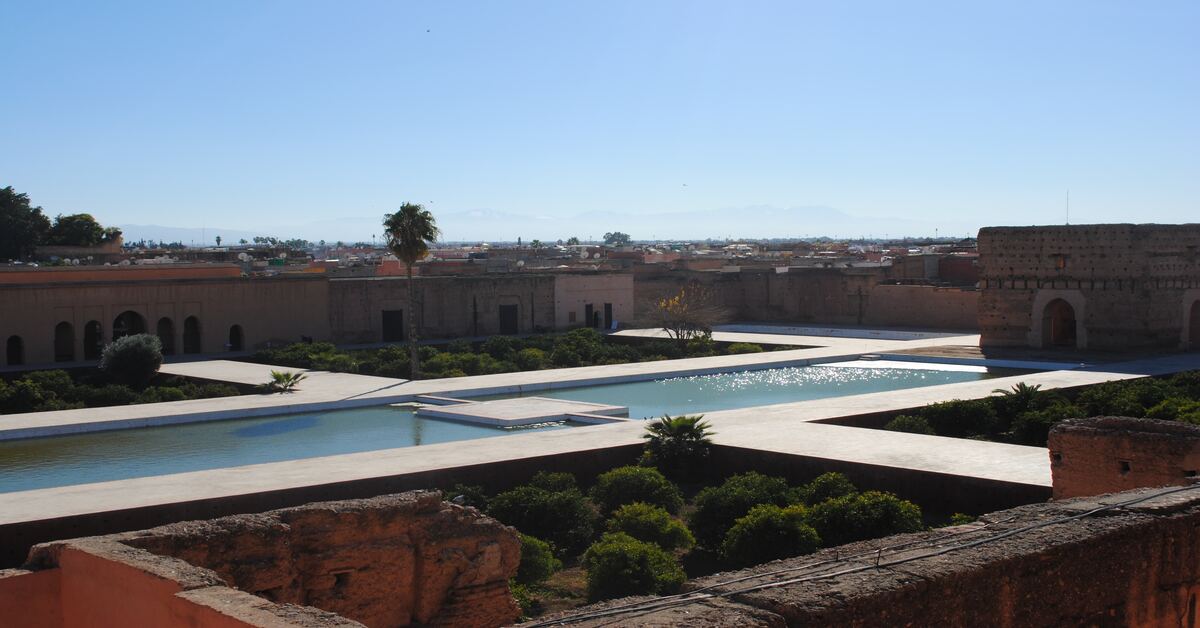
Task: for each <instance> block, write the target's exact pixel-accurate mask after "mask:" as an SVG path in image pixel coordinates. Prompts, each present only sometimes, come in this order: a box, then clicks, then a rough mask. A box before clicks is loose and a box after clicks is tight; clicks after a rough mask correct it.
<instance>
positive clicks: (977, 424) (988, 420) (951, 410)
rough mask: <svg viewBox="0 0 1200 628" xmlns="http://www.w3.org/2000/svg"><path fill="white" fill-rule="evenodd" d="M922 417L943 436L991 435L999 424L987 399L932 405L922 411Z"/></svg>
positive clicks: (944, 402) (958, 400)
mask: <svg viewBox="0 0 1200 628" xmlns="http://www.w3.org/2000/svg"><path fill="white" fill-rule="evenodd" d="M921 417H922V418H924V419H925V420H926V421H928V422H929V426H930V427H932V428H933V431H934V432H936V433H938V434H940V435H942V436H958V437H965V436H978V435H980V434H990V433H992V432H993V431H994V430H995V428H996V427H997V424H998V419H997V417H996V410H995V409H994V408H992V404H991V402H990V401H988V400H987V399H972V400H967V401H964V400H961V399H955V400H953V401H943V402H941V403H934V404H930V405H928V406H925V407H924V408H922V409H921Z"/></svg>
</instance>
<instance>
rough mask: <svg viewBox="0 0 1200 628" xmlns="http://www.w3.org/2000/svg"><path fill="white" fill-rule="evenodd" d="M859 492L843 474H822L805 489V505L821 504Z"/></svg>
mask: <svg viewBox="0 0 1200 628" xmlns="http://www.w3.org/2000/svg"><path fill="white" fill-rule="evenodd" d="M857 492H858V488H857V487H855V486H854V483H853V482H851V481H850V478H848V477H846V476H845V475H843V474H841V473H836V472H832V471H831V472H829V473H822V474H821V475H818V476H817V477H816V479H814V480H813V481H812V482H809V483H808V485H807V486H805V487H804V490H803V495H804V501H805V503H808V504H819V503H821V502H823V501H825V500H829V499H834V498H836V497H844V496H846V495H853V494H855V493H857Z"/></svg>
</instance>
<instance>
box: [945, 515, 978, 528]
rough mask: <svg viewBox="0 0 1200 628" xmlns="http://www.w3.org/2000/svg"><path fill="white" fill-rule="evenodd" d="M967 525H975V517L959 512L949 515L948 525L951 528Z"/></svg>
mask: <svg viewBox="0 0 1200 628" xmlns="http://www.w3.org/2000/svg"><path fill="white" fill-rule="evenodd" d="M968 523H975V517H972V516H971V515H966V514H963V513H961V512H956V513H954V514H952V515H950V525H952V526H961V525H966V524H968Z"/></svg>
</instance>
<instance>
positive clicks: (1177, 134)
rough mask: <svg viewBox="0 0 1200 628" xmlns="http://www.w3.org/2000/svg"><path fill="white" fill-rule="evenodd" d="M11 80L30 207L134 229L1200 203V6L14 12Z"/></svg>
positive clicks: (706, 223) (16, 6) (785, 228)
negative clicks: (406, 210) (411, 210)
mask: <svg viewBox="0 0 1200 628" xmlns="http://www.w3.org/2000/svg"><path fill="white" fill-rule="evenodd" d="M0 71H2V75H3V76H4V78H5V83H6V86H7V88H8V92H9V93H8V94H7V95H6V97H5V98H3V99H0V131H2V133H3V138H4V142H3V146H4V149H3V150H0V186H3V185H12V186H14V187H16V188H17V189H18V190H19V191H22V192H27V193H29V194H30V196H31V197H32V198H33V201H34V202H35V203H37V204H39V205H41V206H43V207H44V208H45V209H46V210H47V211H48V212H49V213H51V214H55V213H60V212H61V213H72V212H81V211H88V212H91V213H93V214H95V215H96V216H97V217H98V218H99V219H100V220H101V221H102V222H104V223H106V224H159V225H171V226H177V227H201V226H206V227H209V228H210V229H217V228H223V229H237V230H243V231H250V232H263V233H264V234H265V233H272V234H274V235H279V236H291V235H299V236H302V237H309V238H317V237H326V238H328V239H355V238H363V239H366V238H369V237H370V235H371V233H372V232H373V231H376V225H377V221H378V217H379V216H381V215H382V214H383V213H384V212H386V211H391V210H393V209H394V208H395V207H397V206H399V204H400V203H402V202H404V201H414V202H422V203H426V204H427V207H429V208H430V209H432V210H433V212H434V214H435V216H437V217H438V218H439V220H440V221H443V223H444V225H445V226H446V227H447V229H446V231H447V234H446V235H447V237H448V238H450V239H515V238H516V237H518V236H523V237H525V239H530V238H542V239H547V238H558V237H562V238H565V237H568V236H570V235H578V236H580V237H586V236H587V235H589V234H588V233H586V232H587V231H598V232H597V233H594V234H592V235H595V236H599V235H600V233H602V232H603V230H606V229H607V230H621V231H625V232H628V233H631V234H632V235H633V236H634V237H635V238H648V237H651V236H652V235H653V236H655V237H659V238H664V237H670V236H676V237H707V236H714V237H715V236H726V235H732V236H735V237H736V236H757V237H789V236H800V235H820V234H821V233H837V234H839V235H856V236H857V235H867V234H870V235H883V233H884V232H888V233H889V235H899V234H901V233H905V232H911V233H912V234H925V233H930V234H931V233H932V232H933V230H934V229H939V232H940V233H956V234H957V233H962V234H966V233H970V232H971V231H973V230H974V229H976V228H978V227H979V226H983V225H989V224H1046V223H1060V222H1062V221H1063V220H1064V216H1063V213H1064V206H1065V195H1066V192H1067V190H1068V189H1069V190H1070V193H1071V222H1076V223H1079V222H1115V221H1133V222H1182V221H1187V220H1195V216H1196V215H1198V213H1197V205H1198V201H1200V151H1198V147H1200V115H1197V112H1198V111H1200V2H1195V1H1194V0H1191V1H1186V2H1170V1H1154V2H1108V1H1103V0H1091V1H1086V2H1067V1H1061V2H1060V1H1056V2H1015V1H1008V2H971V3H959V2H944V3H935V2H852V1H848V2H819V3H818V2H800V1H793V2H746V1H737V2H695V1H689V2H650V1H638V2H619V1H605V2H550V1H546V2H423V3H407V2H406V3H402V2H324V3H317V2H293V1H288V2H251V1H242V0H239V1H236V2H218V1H206V2H142V3H132V2H104V3H93V2H86V3H85V2H79V3H67V2H48V1H38V2H18V1H14V0H9V1H8V2H5V3H4V4H3V5H0ZM781 215H790V216H792V217H793V219H792V220H787V219H783V218H780V216H781ZM831 217H832V218H831ZM217 230H218V231H219V229H217ZM650 231H653V233H650ZM664 231H669V232H666V233H664ZM855 231H857V233H856V232H855ZM208 235H209V236H210V237H211V233H209V234H208Z"/></svg>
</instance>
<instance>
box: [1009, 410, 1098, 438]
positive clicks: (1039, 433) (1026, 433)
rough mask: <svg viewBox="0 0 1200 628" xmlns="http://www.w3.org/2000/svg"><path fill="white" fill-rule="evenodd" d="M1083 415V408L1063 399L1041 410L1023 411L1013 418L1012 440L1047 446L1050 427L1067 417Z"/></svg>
mask: <svg viewBox="0 0 1200 628" xmlns="http://www.w3.org/2000/svg"><path fill="white" fill-rule="evenodd" d="M1081 416H1083V414H1082V409H1081V408H1079V407H1078V406H1076V405H1074V404H1072V403H1070V402H1068V401H1061V402H1058V403H1055V404H1054V405H1051V406H1049V407H1046V408H1044V409H1041V410H1030V411H1028V412H1022V413H1021V414H1019V415H1018V416H1017V418H1016V419H1013V422H1012V441H1013V442H1015V443H1017V444H1020V445H1030V446H1032V447H1045V446H1046V440H1047V439H1049V438H1050V428H1052V427H1054V424H1055V423H1058V422H1059V421H1064V420H1066V419H1073V418H1077V417H1081Z"/></svg>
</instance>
